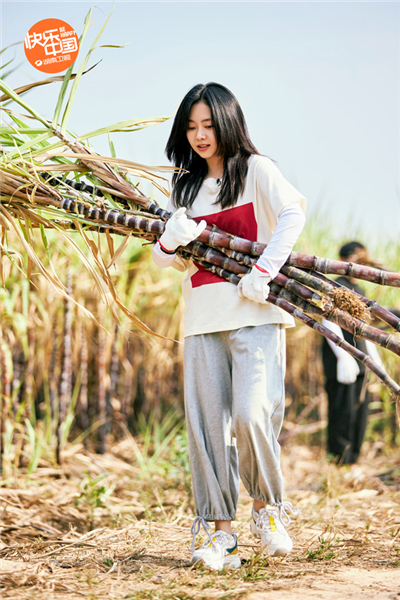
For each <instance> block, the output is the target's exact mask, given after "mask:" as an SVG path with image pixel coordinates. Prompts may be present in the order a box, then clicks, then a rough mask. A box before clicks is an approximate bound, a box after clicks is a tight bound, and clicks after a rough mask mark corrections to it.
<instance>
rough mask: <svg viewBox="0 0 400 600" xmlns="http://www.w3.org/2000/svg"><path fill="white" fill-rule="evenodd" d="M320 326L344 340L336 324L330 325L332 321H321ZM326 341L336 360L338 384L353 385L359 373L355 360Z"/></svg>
mask: <svg viewBox="0 0 400 600" xmlns="http://www.w3.org/2000/svg"><path fill="white" fill-rule="evenodd" d="M322 325H324V326H325V327H326V328H327V329H330V330H331V331H333V333H336V335H337V336H339V337H340V338H342V340H343V339H344V337H343V332H342V330H341V328H340V327H339V325H338V324H337V323H332V321H327V320H326V319H322ZM326 341H327V342H328V344H329V347H330V348H331V350H332V352H333V353H334V355H335V356H336V358H337V366H336V378H337V380H338V382H339V383H344V384H345V385H350V384H351V383H354V382H355V380H356V379H357V375H358V374H359V372H360V369H359V366H358V363H357V361H356V359H355V358H353V357H352V356H350V354H349V353H348V352H346V350H343V348H340V346H336V344H334V343H333V342H332V340H328V339H327V340H326Z"/></svg>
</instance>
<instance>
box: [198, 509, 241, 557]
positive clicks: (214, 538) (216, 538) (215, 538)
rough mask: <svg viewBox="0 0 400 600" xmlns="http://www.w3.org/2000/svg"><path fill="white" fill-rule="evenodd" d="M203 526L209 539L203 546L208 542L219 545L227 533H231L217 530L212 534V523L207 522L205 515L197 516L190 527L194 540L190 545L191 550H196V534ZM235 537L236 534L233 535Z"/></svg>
mask: <svg viewBox="0 0 400 600" xmlns="http://www.w3.org/2000/svg"><path fill="white" fill-rule="evenodd" d="M201 526H203V529H204V531H205V532H206V534H207V539H206V541H205V542H204V544H203V547H205V546H207V545H208V544H212V545H213V546H217V545H218V544H221V543H222V542H223V538H224V536H225V535H229V534H228V533H225V532H224V531H215V532H214V533H213V534H212V535H211V533H210V529H211V527H210V525H209V524H208V523H207V521H206V520H205V518H204V517H195V519H194V521H193V525H192V526H191V528H190V533H191V534H192V535H193V540H192V545H191V547H190V552H194V543H195V540H196V535H197V534H198V533H200V527H201ZM231 537H233V539H235V538H234V536H231Z"/></svg>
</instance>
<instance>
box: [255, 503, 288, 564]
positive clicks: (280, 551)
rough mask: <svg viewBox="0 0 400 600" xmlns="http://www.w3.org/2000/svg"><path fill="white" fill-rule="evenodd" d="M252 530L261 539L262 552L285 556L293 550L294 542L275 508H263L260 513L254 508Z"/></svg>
mask: <svg viewBox="0 0 400 600" xmlns="http://www.w3.org/2000/svg"><path fill="white" fill-rule="evenodd" d="M250 530H251V532H252V533H253V535H255V536H256V537H258V538H261V550H262V551H263V552H268V554H270V555H271V556H285V555H286V554H288V553H289V552H290V551H291V550H292V548H293V543H292V540H291V539H290V537H289V534H288V532H287V531H286V529H285V527H284V526H283V523H282V521H281V519H280V517H279V514H278V512H277V511H276V510H275V509H274V508H270V507H266V508H261V510H260V512H256V511H255V510H254V508H253V520H252V522H251V524H250Z"/></svg>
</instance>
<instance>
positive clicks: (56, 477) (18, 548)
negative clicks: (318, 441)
mask: <svg viewBox="0 0 400 600" xmlns="http://www.w3.org/2000/svg"><path fill="white" fill-rule="evenodd" d="M136 451H137V449H136ZM129 453H130V450H129V448H128V442H127V441H124V442H121V443H120V444H119V445H118V446H117V447H115V448H114V452H113V454H107V455H103V456H98V455H92V454H90V453H88V452H86V451H84V450H83V449H82V447H73V448H71V449H70V451H69V454H68V455H67V456H66V457H65V464H64V466H63V468H62V469H59V468H54V467H52V466H42V467H41V468H39V469H38V470H37V472H35V473H34V474H32V475H30V476H29V477H27V476H23V475H18V476H15V477H12V478H10V479H9V480H8V481H3V485H2V488H1V500H2V502H1V532H2V536H1V545H0V548H1V551H0V552H1V554H0V556H1V575H2V576H1V580H2V584H1V587H2V589H1V597H2V598H3V599H4V600H8V599H11V598H12V599H21V600H22V599H27V600H28V599H29V600H34V599H41V600H42V599H43V598H51V599H52V598H54V599H56V600H64V599H67V598H68V599H70V600H75V598H76V599H78V598H82V596H83V597H85V598H89V599H91V600H95V599H97V598H98V599H103V598H110V599H123V598H126V599H161V600H175V599H176V600H177V599H180V600H191V599H196V600H197V599H199V600H201V599H213V598H215V599H217V598H218V599H221V600H222V599H228V598H232V599H239V598H243V599H246V600H263V599H271V600H272V599H273V600H287V599H292V598H293V599H296V600H303V599H304V600H306V599H307V600H313V599H319V598H321V599H322V598H324V600H325V599H332V600H342V599H346V600H347V599H350V600H356V599H357V600H358V599H360V600H361V599H362V600H369V599H371V600H399V599H400V455H399V452H398V449H392V450H384V449H383V448H382V447H381V446H380V445H379V444H376V445H375V446H372V445H368V444H365V445H364V448H363V455H362V457H361V459H360V462H359V465H358V466H357V468H356V469H355V470H351V469H350V468H349V467H347V466H341V467H337V466H335V465H333V464H331V463H329V462H328V461H327V460H326V458H325V456H324V452H323V451H322V450H321V449H320V448H314V447H311V448H310V447H307V446H305V445H298V444H294V443H292V444H290V445H286V446H284V448H283V457H282V465H283V471H284V476H285V481H286V487H287V499H288V500H290V501H291V502H292V503H293V506H294V507H297V508H299V509H301V513H300V514H299V515H297V516H295V517H293V518H292V522H291V525H290V527H289V531H290V534H291V536H292V538H293V542H294V549H293V552H292V553H291V554H290V555H289V556H288V557H284V558H271V557H266V556H263V555H260V554H259V552H258V545H257V541H256V540H255V538H253V537H252V535H251V534H250V532H249V525H248V522H249V515H250V509H251V503H250V501H249V498H248V497H247V495H246V493H245V492H244V490H243V491H242V492H241V494H240V502H239V509H238V515H237V521H236V522H235V528H236V530H237V531H238V534H239V553H240V557H241V559H242V567H241V569H239V570H237V571H222V572H219V573H217V572H212V571H209V570H207V569H206V568H204V567H198V568H193V566H191V565H190V562H189V559H190V553H189V547H190V544H191V539H192V536H191V534H190V525H191V522H192V519H193V508H192V502H191V498H190V492H189V485H188V481H187V480H183V479H182V480H181V481H180V484H179V485H176V486H174V485H173V483H172V482H173V481H174V478H175V479H176V476H175V475H174V471H171V473H170V474H169V475H168V477H167V476H166V475H165V473H162V474H160V473H159V472H157V469H155V470H154V472H150V471H149V472H148V473H147V476H146V477H144V476H143V465H142V467H140V468H139V467H138V466H137V464H136V466H135V464H134V462H133V461H132V460H131V458H130V454H129ZM171 468H172V467H171ZM84 471H87V473H88V474H89V475H90V478H89V476H87V475H84ZM104 473H105V476H104V477H103V475H102V474H104ZM99 475H100V477H103V479H99V478H98V476H99ZM96 477H97V478H98V479H96ZM170 477H172V479H171V478H170ZM85 486H86V487H85ZM203 539H204V538H203ZM200 542H201V539H200V536H198V539H197V543H200Z"/></svg>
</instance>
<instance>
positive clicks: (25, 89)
mask: <svg viewBox="0 0 400 600" xmlns="http://www.w3.org/2000/svg"><path fill="white" fill-rule="evenodd" d="M10 62H11V61H10ZM99 63H100V61H99V62H97V63H96V64H95V65H93V66H91V67H90V68H89V69H87V71H85V72H84V73H83V75H86V73H89V71H91V70H92V69H94V68H95V67H97V65H98V64H99ZM8 64H9V63H8ZM5 66H6V65H3V67H5ZM70 68H71V69H72V68H73V65H71V67H70ZM75 77H76V73H73V74H71V77H70V79H75ZM3 79H4V76H3ZM64 80H65V75H57V76H56V77H48V78H47V79H40V81H35V82H34V83H28V84H26V85H21V86H20V87H18V88H15V89H14V90H13V91H14V93H15V94H17V95H18V96H21V95H22V94H25V93H26V92H29V91H30V90H32V89H33V88H36V87H40V86H42V85H47V84H49V83H54V82H55V81H64ZM9 98H10V96H9V95H8V94H3V95H2V96H0V102H5V101H6V100H8V99H9Z"/></svg>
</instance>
